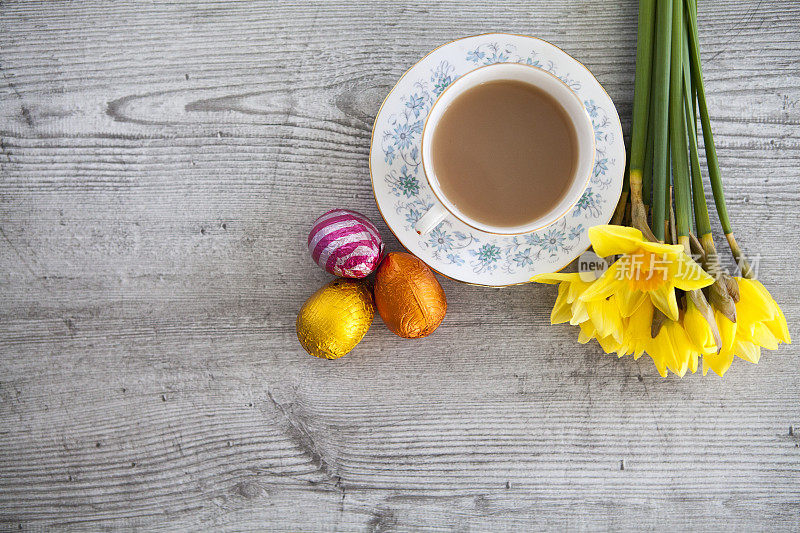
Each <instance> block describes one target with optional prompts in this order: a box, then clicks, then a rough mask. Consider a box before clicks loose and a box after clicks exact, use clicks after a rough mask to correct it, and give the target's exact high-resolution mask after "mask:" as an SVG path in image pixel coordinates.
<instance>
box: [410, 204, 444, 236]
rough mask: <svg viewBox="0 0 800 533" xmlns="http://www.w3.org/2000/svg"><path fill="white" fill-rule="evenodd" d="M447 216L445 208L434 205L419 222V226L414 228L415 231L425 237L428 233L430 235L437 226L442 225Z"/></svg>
mask: <svg viewBox="0 0 800 533" xmlns="http://www.w3.org/2000/svg"><path fill="white" fill-rule="evenodd" d="M446 216H447V211H446V210H445V208H444V207H442V206H440V205H434V206H433V207H431V208H430V209H428V212H427V213H425V214H424V215H422V218H420V219H419V220H418V221H417V224H416V225H415V226H414V230H416V232H417V234H419V235H425V234H426V233H430V232H431V231H433V230H434V229H435V228H436V226H438V225H439V224H441V223H442V220H444V219H445V217H446Z"/></svg>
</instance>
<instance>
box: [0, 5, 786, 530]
mask: <svg viewBox="0 0 800 533" xmlns="http://www.w3.org/2000/svg"><path fill="white" fill-rule="evenodd" d="M700 11H701V13H700V26H701V35H700V38H701V42H702V47H703V51H704V69H705V73H706V78H707V86H708V91H709V95H710V96H709V106H710V108H711V114H712V121H713V124H714V127H715V133H716V139H717V146H718V150H719V156H720V160H721V166H722V169H723V174H724V177H725V180H726V187H727V197H728V201H729V208H730V210H731V211H732V218H733V223H734V227H735V228H736V231H737V235H738V237H739V241H740V243H741V244H742V245H743V246H744V248H745V249H746V250H748V251H749V252H750V253H751V254H753V255H760V256H761V268H762V270H761V278H762V280H763V281H764V283H765V284H766V286H767V287H768V288H769V289H770V290H771V291H772V292H773V294H774V295H775V297H776V299H777V300H778V301H779V302H780V303H781V305H782V306H783V309H784V310H785V312H786V316H787V319H788V321H789V324H790V329H791V331H792V333H793V334H794V336H795V337H798V333H799V332H798V330H797V327H796V324H797V323H798V320H799V319H800V303H799V302H800V288H798V287H799V286H800V273H798V272H800V271H799V270H798V268H797V263H796V261H797V253H798V243H800V236H799V233H798V230H800V224H799V223H798V222H799V220H798V207H800V197H799V196H798V193H799V191H798V185H800V72H799V68H800V67H799V66H800V34H798V25H800V3H798V2H762V1H758V2H757V1H755V0H746V1H742V0H724V1H715V2H710V1H704V2H701V5H700ZM635 26H636V6H635V1H634V0H630V1H624V2H622V1H620V2H608V1H602V0H597V1H574V2H573V1H566V0H560V1H550V2H548V1H545V0H537V1H529V2H512V1H507V2H506V1H497V0H493V1H490V2H452V3H441V2H418V3H410V2H389V1H386V2H376V1H364V2H361V3H355V2H308V1H303V2H297V3H282V2H277V1H273V2H232V1H217V2H196V1H194V0H184V1H177V2H170V3H161V2H146V3H145V2H142V3H133V2H41V3H39V2H16V1H3V2H2V3H0V150H1V151H2V153H0V237H2V239H0V528H1V529H9V530H20V529H21V530H23V531H24V530H38V529H40V528H48V527H58V528H67V529H79V530H107V529H147V530H152V529H157V530H165V531H166V530H169V531H174V530H188V531H196V530H204V529H213V530H243V529H250V530H265V529H266V530H289V531H299V530H303V531H310V530H342V531H351V530H369V531H386V530H395V529H397V530H416V529H422V528H430V529H436V530H458V531H465V530H473V531H478V530H488V531H500V530H519V531H528V530H532V529H533V530H538V529H558V530H562V529H590V530H594V529H604V528H612V529H712V530H722V529H724V530H741V531H751V530H754V529H769V530H797V529H798V528H800V369H799V368H798V366H799V365H798V363H800V352H798V349H797V348H796V347H795V346H785V347H781V349H780V350H779V351H778V352H765V355H764V356H763V358H762V361H761V363H760V364H759V365H757V366H755V365H751V364H749V363H745V362H744V361H741V360H737V361H736V362H735V364H734V366H733V367H732V369H731V370H730V371H729V372H728V374H727V375H726V376H725V378H724V379H719V378H717V377H716V376H714V375H709V376H707V377H705V378H704V377H702V376H701V375H700V374H699V373H698V374H696V375H689V376H687V377H685V378H684V379H678V378H676V377H674V376H673V377H670V378H668V379H661V378H660V377H659V376H658V374H657V373H656V371H655V369H654V367H653V365H652V364H651V363H650V362H649V360H647V359H646V358H643V359H640V360H639V361H633V360H632V359H631V358H625V359H622V360H617V358H616V357H611V356H606V355H603V354H602V353H601V351H600V349H599V348H598V346H597V345H596V344H594V343H593V344H590V345H586V346H583V345H579V344H578V343H577V342H576V337H577V332H576V330H575V329H574V328H570V327H567V326H552V327H551V326H549V325H548V324H549V321H548V316H549V311H550V307H551V305H552V302H553V300H554V297H555V295H554V291H553V289H552V287H546V286H535V285H524V286H517V287H512V288H508V289H503V290H494V289H485V288H479V287H473V286H467V285H463V284H460V283H457V282H453V281H450V280H447V279H442V285H443V287H444V289H445V291H446V293H447V297H448V301H449V308H448V315H447V317H446V318H445V321H444V323H443V324H442V326H441V327H440V328H439V330H437V331H436V332H435V333H434V334H433V335H431V336H430V337H429V338H426V339H423V340H417V341H408V340H403V339H400V338H398V337H395V336H394V335H393V334H391V333H390V332H389V331H388V330H387V329H386V328H385V327H384V325H383V324H382V323H381V321H380V319H376V321H375V324H374V325H373V327H372V329H371V330H370V332H369V334H368V335H367V336H366V338H365V339H364V341H363V342H362V343H361V344H360V345H359V346H358V347H357V348H356V349H355V350H354V351H353V352H352V353H351V354H350V355H348V356H347V357H345V358H343V359H341V360H338V361H325V360H320V359H315V358H313V357H310V356H309V355H307V354H306V353H305V352H304V351H303V350H302V348H301V347H300V346H299V344H298V342H297V339H296V337H295V329H294V321H295V316H296V313H297V310H298V309H299V307H300V306H301V304H302V303H303V301H304V300H305V299H306V298H307V297H308V296H309V295H310V294H311V293H312V292H314V291H315V290H316V289H317V288H318V287H319V286H321V285H322V284H323V283H324V282H326V281H327V280H328V279H329V277H330V276H329V275H328V274H326V273H325V272H323V271H322V270H321V269H320V268H318V267H317V266H316V265H315V264H314V263H313V262H312V261H311V260H310V259H309V256H308V252H307V250H306V246H305V239H306V235H307V232H308V230H309V228H310V224H311V222H312V221H313V220H314V219H315V218H316V217H317V216H318V215H319V214H321V213H322V212H324V211H326V210H328V209H331V208H334V207H346V208H353V209H356V210H358V211H361V212H363V213H365V214H367V215H368V216H370V217H372V219H373V220H374V221H376V223H377V224H378V226H379V228H380V229H381V231H382V232H383V234H384V236H386V237H387V241H388V242H387V245H388V250H400V249H401V246H400V245H399V243H398V242H397V241H396V240H394V239H393V238H391V235H390V232H389V231H388V229H387V228H386V226H385V224H384V222H383V220H381V218H380V215H379V213H378V210H377V207H376V205H375V201H374V199H373V196H372V191H371V188H370V180H369V173H368V168H367V158H368V153H369V141H370V131H371V127H372V122H373V119H374V117H375V113H376V112H377V110H378V107H379V105H380V103H381V101H382V100H383V98H384V96H385V95H386V93H387V92H388V91H389V89H390V88H391V87H392V85H393V84H394V83H395V81H396V80H397V79H398V77H399V76H400V75H401V74H402V73H403V72H404V71H405V70H406V69H407V68H408V67H409V66H411V65H412V64H414V63H415V62H416V61H417V60H418V59H419V58H421V57H422V56H423V55H424V54H425V53H427V52H428V51H429V50H431V49H432V48H434V47H436V46H438V45H439V44H442V43H444V42H446V41H449V40H452V39H454V38H458V37H461V36H466V35H471V34H476V33H483V32H489V31H505V32H511V33H521V34H530V35H536V36H539V37H542V38H544V39H546V40H549V41H551V42H553V43H554V44H556V45H558V46H560V47H562V48H563V49H564V50H566V51H567V52H568V53H570V54H572V55H574V56H575V57H576V58H578V59H579V60H580V61H581V62H583V63H584V64H585V65H586V66H587V67H588V68H589V69H591V70H592V71H593V72H594V74H595V75H596V76H597V78H598V79H599V80H600V82H601V83H603V84H604V86H605V88H606V89H607V91H608V92H609V94H610V95H611V97H612V98H613V99H614V101H615V102H616V104H617V106H618V109H619V112H620V116H621V117H622V119H623V125H624V128H625V130H626V132H627V131H628V129H629V121H630V115H631V101H632V88H633V71H634V56H635V33H636V27H635ZM720 244H722V243H720ZM723 250H727V248H724V247H723Z"/></svg>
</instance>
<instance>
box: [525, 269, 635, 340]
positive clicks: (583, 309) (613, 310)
mask: <svg viewBox="0 0 800 533" xmlns="http://www.w3.org/2000/svg"><path fill="white" fill-rule="evenodd" d="M531 281H536V282H538V283H547V284H550V285H553V284H556V283H558V296H557V297H556V303H555V304H554V305H553V311H552V312H551V313H550V323H551V324H561V323H563V322H569V323H570V324H572V325H573V326H580V327H581V333H580V335H579V337H578V341H579V342H581V343H582V344H584V343H586V342H589V341H590V340H591V339H593V338H597V340H598V342H599V343H600V346H601V347H602V348H603V350H605V352H606V353H611V352H615V351H617V349H618V345H619V343H620V342H621V341H622V330H623V324H622V317H621V316H620V314H619V311H618V305H617V302H616V301H614V299H613V298H610V299H602V300H596V301H592V302H584V301H583V300H581V299H580V295H581V294H583V293H584V292H585V291H586V290H587V289H588V288H589V287H591V286H592V284H593V283H594V282H592V281H589V282H587V281H583V279H581V276H580V274H579V273H577V272H575V273H562V272H556V273H553V274H539V275H538V276H534V277H532V278H531Z"/></svg>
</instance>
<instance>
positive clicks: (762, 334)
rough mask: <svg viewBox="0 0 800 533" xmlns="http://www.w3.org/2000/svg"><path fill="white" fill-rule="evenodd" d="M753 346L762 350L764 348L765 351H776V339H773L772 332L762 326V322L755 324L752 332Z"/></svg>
mask: <svg viewBox="0 0 800 533" xmlns="http://www.w3.org/2000/svg"><path fill="white" fill-rule="evenodd" d="M753 344H757V345H759V346H761V347H762V348H766V349H767V350H777V349H778V339H777V338H775V335H773V334H772V332H771V331H770V330H769V328H768V327H767V326H766V325H764V323H763V322H759V323H758V324H756V327H755V329H754V330H753Z"/></svg>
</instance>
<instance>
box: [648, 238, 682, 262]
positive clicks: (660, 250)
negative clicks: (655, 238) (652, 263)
mask: <svg viewBox="0 0 800 533" xmlns="http://www.w3.org/2000/svg"><path fill="white" fill-rule="evenodd" d="M640 248H642V249H643V250H647V251H648V252H650V253H652V254H656V255H659V254H661V255H662V256H663V257H662V258H661V259H665V260H667V261H672V260H674V259H675V256H677V255H680V254H683V253H685V252H684V248H683V246H682V245H680V244H664V243H662V242H652V241H643V242H642V244H641V246H640Z"/></svg>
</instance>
